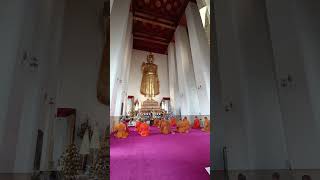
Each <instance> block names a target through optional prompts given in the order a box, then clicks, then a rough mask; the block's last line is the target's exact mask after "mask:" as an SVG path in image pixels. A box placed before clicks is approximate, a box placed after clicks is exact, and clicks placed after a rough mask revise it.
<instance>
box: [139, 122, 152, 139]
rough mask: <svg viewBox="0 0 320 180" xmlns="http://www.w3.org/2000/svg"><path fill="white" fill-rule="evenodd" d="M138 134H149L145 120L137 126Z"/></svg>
mask: <svg viewBox="0 0 320 180" xmlns="http://www.w3.org/2000/svg"><path fill="white" fill-rule="evenodd" d="M139 130H140V131H139V132H140V133H139V134H140V135H141V136H149V133H150V132H149V125H148V124H147V123H146V122H143V123H141V124H140V126H139Z"/></svg>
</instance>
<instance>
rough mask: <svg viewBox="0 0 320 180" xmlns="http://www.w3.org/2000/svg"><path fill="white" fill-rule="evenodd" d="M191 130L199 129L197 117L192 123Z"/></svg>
mask: <svg viewBox="0 0 320 180" xmlns="http://www.w3.org/2000/svg"><path fill="white" fill-rule="evenodd" d="M192 128H193V129H200V120H199V119H198V117H197V116H196V117H195V119H194V121H193V126H192Z"/></svg>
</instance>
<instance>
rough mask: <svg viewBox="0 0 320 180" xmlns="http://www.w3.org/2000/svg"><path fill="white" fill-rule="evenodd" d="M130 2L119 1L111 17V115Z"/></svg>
mask: <svg viewBox="0 0 320 180" xmlns="http://www.w3.org/2000/svg"><path fill="white" fill-rule="evenodd" d="M130 2H131V1H130V0H121V1H120V0H117V1H115V2H114V3H113V6H112V9H113V11H112V12H111V16H110V98H111V103H110V104H111V106H110V115H111V116H113V114H114V108H115V107H114V106H113V104H115V102H116V97H117V96H116V93H115V90H116V88H117V84H119V81H120V77H119V72H120V70H121V65H122V62H123V54H124V53H123V51H124V50H125V47H126V33H127V29H128V28H127V27H128V20H129V18H128V17H129V7H130Z"/></svg>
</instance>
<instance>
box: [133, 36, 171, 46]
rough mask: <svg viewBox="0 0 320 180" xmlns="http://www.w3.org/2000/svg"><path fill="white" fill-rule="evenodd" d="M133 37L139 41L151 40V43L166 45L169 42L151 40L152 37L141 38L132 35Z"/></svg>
mask: <svg viewBox="0 0 320 180" xmlns="http://www.w3.org/2000/svg"><path fill="white" fill-rule="evenodd" d="M133 39H136V40H141V41H147V42H152V43H156V44H161V45H166V46H168V45H169V43H166V42H162V41H157V40H152V39H148V38H143V37H133Z"/></svg>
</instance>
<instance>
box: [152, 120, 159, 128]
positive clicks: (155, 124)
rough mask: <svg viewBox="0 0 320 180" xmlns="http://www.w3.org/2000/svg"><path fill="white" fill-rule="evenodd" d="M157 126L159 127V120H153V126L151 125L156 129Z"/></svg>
mask: <svg viewBox="0 0 320 180" xmlns="http://www.w3.org/2000/svg"><path fill="white" fill-rule="evenodd" d="M158 125H159V119H155V120H154V124H153V126H156V127H158Z"/></svg>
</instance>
